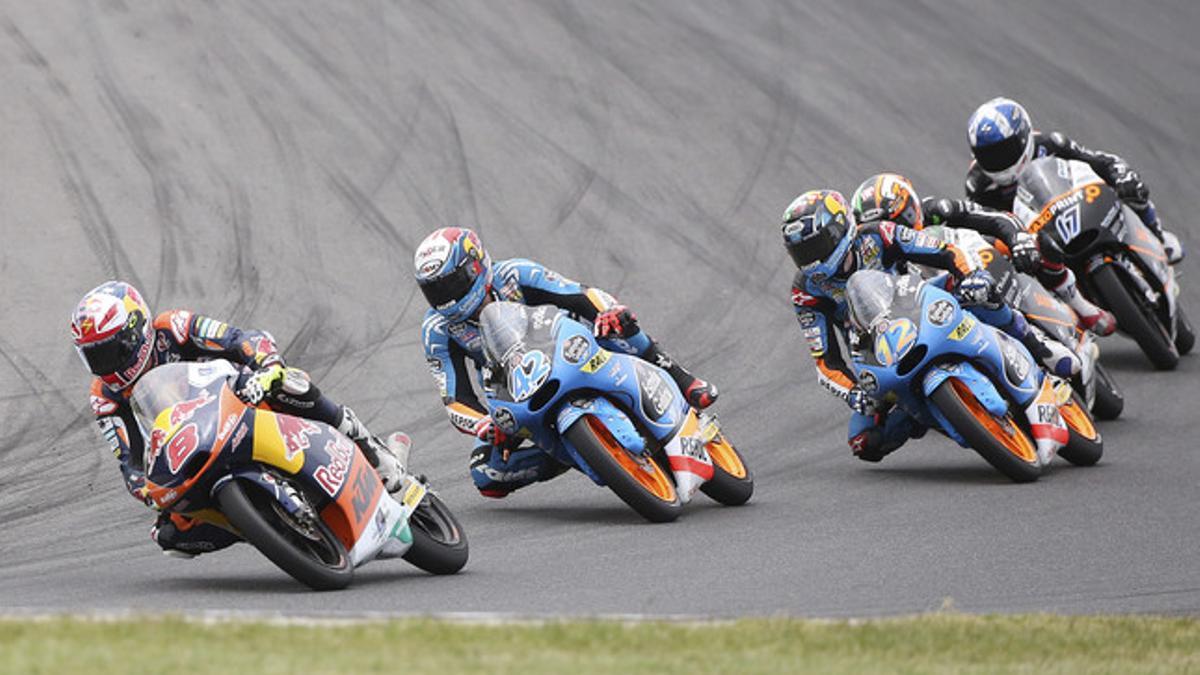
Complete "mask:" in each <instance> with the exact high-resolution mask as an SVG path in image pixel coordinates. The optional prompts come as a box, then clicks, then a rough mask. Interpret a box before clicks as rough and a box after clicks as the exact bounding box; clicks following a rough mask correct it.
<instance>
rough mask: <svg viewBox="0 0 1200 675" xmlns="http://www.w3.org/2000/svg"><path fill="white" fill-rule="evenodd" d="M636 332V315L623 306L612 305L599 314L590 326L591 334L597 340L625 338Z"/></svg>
mask: <svg viewBox="0 0 1200 675" xmlns="http://www.w3.org/2000/svg"><path fill="white" fill-rule="evenodd" d="M638 330H639V328H638V323H637V315H635V314H634V313H633V312H631V311H629V308H628V307H626V306H625V305H613V306H612V307H610V308H608V309H606V310H604V311H603V312H600V313H599V314H598V315H596V322H595V323H594V324H593V325H592V333H593V334H594V335H595V336H596V337H598V338H606V337H612V338H627V337H631V336H633V335H634V334H636V333H637V332H638Z"/></svg>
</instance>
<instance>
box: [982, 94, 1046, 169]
mask: <svg viewBox="0 0 1200 675" xmlns="http://www.w3.org/2000/svg"><path fill="white" fill-rule="evenodd" d="M967 140H968V141H969V142H970V143H971V153H972V154H973V155H975V161H976V162H979V168H980V169H982V170H983V172H984V173H985V174H987V175H988V177H990V178H991V179H992V180H994V181H996V182H997V183H999V184H1000V185H1012V184H1013V183H1015V182H1016V180H1017V177H1018V176H1020V175H1021V170H1022V169H1024V168H1025V165H1026V164H1028V163H1029V160H1030V159H1032V158H1033V125H1032V123H1031V122H1030V121H1029V113H1027V112H1025V108H1024V107H1023V106H1022V105H1021V104H1020V103H1017V102H1016V101H1014V100H1012V99H1010V98H994V99H992V100H990V101H988V102H987V103H984V104H983V105H981V106H979V107H978V108H977V109H976V110H975V113H974V114H972V115H971V120H970V121H969V122H967Z"/></svg>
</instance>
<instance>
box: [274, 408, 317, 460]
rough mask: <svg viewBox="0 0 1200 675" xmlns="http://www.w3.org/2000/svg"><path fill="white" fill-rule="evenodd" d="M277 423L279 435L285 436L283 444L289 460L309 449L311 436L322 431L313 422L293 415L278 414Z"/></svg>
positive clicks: (285, 457)
mask: <svg viewBox="0 0 1200 675" xmlns="http://www.w3.org/2000/svg"><path fill="white" fill-rule="evenodd" d="M275 425H276V426H278V427H279V435H281V436H283V444H284V446H285V447H286V450H285V452H284V459H286V460H287V461H289V462H290V461H292V459H294V458H295V457H296V455H298V454H300V453H301V452H304V451H305V450H307V449H308V443H309V441H308V437H309V436H315V435H316V434H318V433H320V431H321V428H320V427H318V426H317V425H316V424H314V423H313V422H310V421H308V420H306V419H304V418H303V417H294V416H292V415H276V416H275Z"/></svg>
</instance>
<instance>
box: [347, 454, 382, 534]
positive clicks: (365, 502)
mask: <svg viewBox="0 0 1200 675" xmlns="http://www.w3.org/2000/svg"><path fill="white" fill-rule="evenodd" d="M351 485H352V486H353V489H354V495H353V498H352V499H351V500H350V506H351V508H353V509H354V522H355V523H361V522H363V520H364V519H365V518H366V517H367V516H368V515H370V514H369V513H368V511H370V509H371V504H372V503H373V502H374V501H375V495H376V494H377V493H378V492H379V486H380V485H381V483H380V482H379V479H378V478H376V476H375V470H374V469H372V468H371V467H369V466H367V465H366V463H364V462H359V464H358V473H357V474H355V475H354V481H353V482H352V483H351Z"/></svg>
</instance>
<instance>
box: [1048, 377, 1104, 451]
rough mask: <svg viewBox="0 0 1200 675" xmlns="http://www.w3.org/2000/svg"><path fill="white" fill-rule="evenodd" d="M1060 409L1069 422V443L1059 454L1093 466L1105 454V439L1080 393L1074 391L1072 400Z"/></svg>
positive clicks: (1065, 420) (1064, 419) (1064, 418)
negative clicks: (1101, 435)
mask: <svg viewBox="0 0 1200 675" xmlns="http://www.w3.org/2000/svg"><path fill="white" fill-rule="evenodd" d="M1097 384H1099V383H1097ZM1097 391H1099V388H1097ZM1058 410H1059V413H1060V414H1061V415H1062V418H1063V421H1064V422H1066V423H1067V433H1068V440H1067V444H1066V445H1065V446H1063V447H1062V449H1060V450H1059V451H1058V456H1059V457H1062V458H1063V459H1065V460H1067V461H1068V462H1070V463H1072V464H1074V465H1076V466H1092V465H1093V464H1095V463H1096V462H1099V461H1100V458H1101V457H1102V456H1103V455H1104V439H1103V438H1101V437H1100V431H1099V430H1097V429H1096V423H1095V422H1094V421H1093V420H1092V416H1091V415H1089V414H1088V412H1087V406H1086V405H1085V404H1084V403H1083V400H1082V399H1081V398H1079V393H1078V392H1074V391H1072V392H1071V400H1069V401H1067V403H1066V405H1062V406H1059V409H1058Z"/></svg>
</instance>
